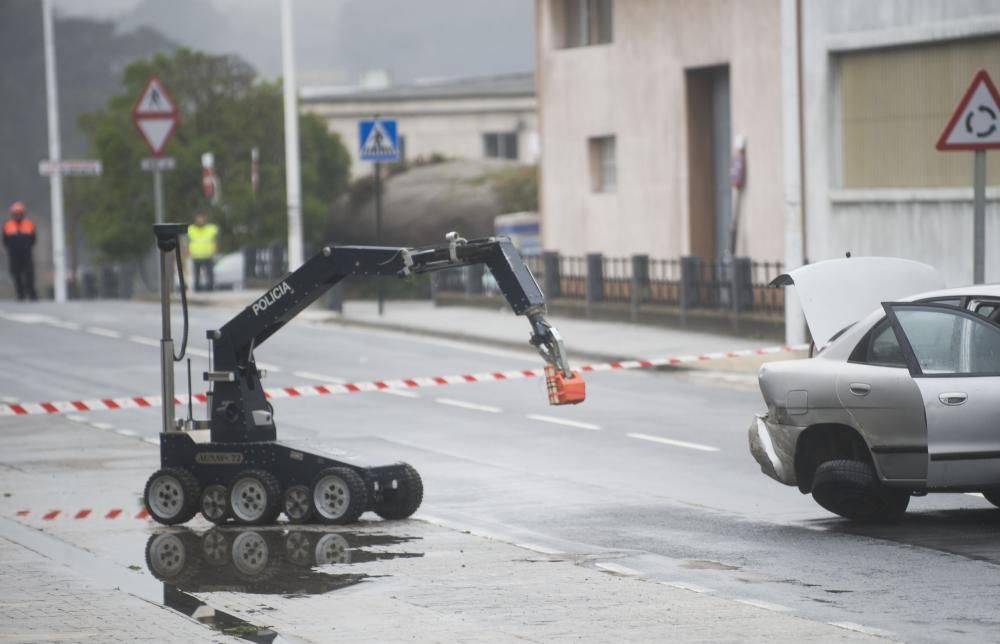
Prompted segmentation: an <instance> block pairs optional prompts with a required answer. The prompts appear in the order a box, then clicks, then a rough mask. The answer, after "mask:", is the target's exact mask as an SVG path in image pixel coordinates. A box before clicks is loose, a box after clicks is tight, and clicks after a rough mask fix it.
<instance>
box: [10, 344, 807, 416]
mask: <svg viewBox="0 0 1000 644" xmlns="http://www.w3.org/2000/svg"><path fill="white" fill-rule="evenodd" d="M808 348H809V345H807V344H797V345H791V346H789V345H784V346H775V347H763V348H760V349H744V350H741V351H720V352H716V353H703V354H700V355H690V356H671V357H668V358H656V359H653V360H622V361H620V362H604V363H599V364H586V365H581V366H579V367H577V368H576V370H577V371H579V372H580V373H592V372H597V371H615V370H619V369H649V368H652V367H666V366H676V365H682V364H689V363H694V362H707V361H709V360H725V359H729V358H746V357H752V356H761V355H770V354H776V353H789V352H793V351H804V350H806V349H808ZM544 375H545V372H544V371H543V370H542V369H520V370H514V371H486V372H481V373H470V374H462V375H457V376H432V377H423V378H403V379H398V380H372V381H370V382H358V383H346V384H326V385H300V386H297V387H277V388H274V389H265V390H264V395H265V396H267V397H268V398H299V397H303V396H326V395H330V394H354V393H361V392H367V391H384V390H386V389H394V390H400V389H414V388H418V387H438V386H441V385H460V384H465V383H469V382H496V381H498V380H520V379H525V378H541V377H543V376H544ZM193 397H194V400H195V402H199V403H204V402H206V400H207V398H206V396H205V394H203V393H200V394H194V396H193ZM161 403H162V400H161V398H160V396H126V397H123V398H94V399H90V400H65V401H62V402H37V403H3V404H0V417H3V416H38V415H45V414H59V413H63V412H81V411H104V410H108V409H140V408H144V407H159V406H160V405H161ZM187 403H188V397H187V395H181V396H176V397H174V404H175V405H186V404H187Z"/></svg>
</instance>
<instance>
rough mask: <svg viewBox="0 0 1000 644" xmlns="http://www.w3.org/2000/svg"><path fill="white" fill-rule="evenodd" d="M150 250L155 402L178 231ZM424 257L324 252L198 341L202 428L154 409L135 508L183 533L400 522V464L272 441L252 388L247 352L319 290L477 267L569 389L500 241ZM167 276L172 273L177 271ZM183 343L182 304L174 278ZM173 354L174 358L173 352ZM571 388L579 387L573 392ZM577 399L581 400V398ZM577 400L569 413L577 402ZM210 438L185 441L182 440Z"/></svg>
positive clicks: (455, 244)
mask: <svg viewBox="0 0 1000 644" xmlns="http://www.w3.org/2000/svg"><path fill="white" fill-rule="evenodd" d="M153 228H154V232H155V233H156V237H157V245H158V247H159V250H160V273H161V278H160V279H161V281H160V293H161V312H162V317H163V320H162V322H163V338H162V340H161V343H160V344H161V355H160V364H161V377H162V384H163V387H162V393H163V400H164V401H169V400H173V398H174V383H173V363H174V361H177V360H179V359H180V358H179V357H176V356H175V355H174V345H173V340H172V338H171V335H170V334H171V328H170V290H171V285H172V281H173V280H172V277H173V269H172V267H171V265H170V253H171V252H174V253H175V256H176V251H177V249H178V244H179V236H180V235H181V234H184V232H185V231H186V227H185V226H183V225H181V224H156V225H154V227H153ZM447 239H448V241H447V243H446V244H442V245H438V246H429V247H424V248H401V247H383V246H326V247H324V248H323V249H322V251H321V252H319V253H317V254H316V255H315V256H313V257H312V258H310V259H309V260H307V261H306V262H305V264H303V265H302V266H301V267H300V268H298V269H297V270H295V271H294V272H292V273H291V274H289V275H288V276H286V277H285V278H284V279H283V280H281V281H279V282H278V283H277V284H275V285H274V286H273V287H271V288H269V289H268V290H267V291H266V292H265V293H264V294H263V295H262V296H261V297H259V298H257V299H256V300H255V301H254V302H252V303H251V304H250V305H249V306H247V307H246V308H245V309H243V310H242V311H241V312H240V313H238V314H237V315H236V316H235V317H234V318H233V319H231V320H230V321H229V322H227V323H226V324H225V325H223V326H222V327H221V328H220V329H218V330H210V331H208V332H207V338H208V340H209V342H210V344H211V351H210V355H211V356H212V362H211V366H210V371H207V372H205V374H204V378H205V380H206V381H208V382H209V383H210V386H211V391H210V392H209V395H208V403H207V404H208V420H207V421H193V420H190V419H189V420H186V421H185V420H180V421H175V419H174V408H173V405H170V404H164V405H163V431H162V432H161V433H160V460H161V469H160V470H159V471H157V472H156V473H154V474H153V475H152V476H151V477H150V478H149V480H148V482H147V484H146V489H145V497H144V498H145V502H146V507H147V510H148V511H149V513H150V516H151V517H152V518H153V519H154V520H156V521H158V522H160V523H163V524H168V525H174V524H180V523H184V522H186V521H188V520H190V519H191V518H192V517H194V515H195V514H197V513H198V512H199V511H200V512H201V513H202V515H203V516H204V517H205V518H206V519H208V520H209V521H212V522H214V523H226V522H229V521H234V522H236V523H241V524H245V525H262V524H269V523H273V522H274V521H275V520H276V519H277V518H278V515H279V514H281V513H284V514H285V515H286V517H287V518H288V520H289V521H290V522H293V523H309V522H321V523H334V524H342V523H351V522H353V521H356V520H357V519H358V518H359V517H360V516H361V514H362V513H364V512H366V511H368V510H373V511H375V512H376V513H377V514H378V515H380V516H381V517H383V518H385V519H404V518H406V517H408V516H410V515H411V514H413V513H414V512H416V510H417V509H418V508H419V506H420V503H421V502H422V500H423V483H422V481H421V479H420V475H419V474H418V473H417V471H416V470H415V469H414V468H413V467H412V466H410V465H408V464H406V463H395V464H391V465H382V466H374V467H372V466H362V465H359V464H357V463H348V462H344V461H340V460H337V459H336V458H333V457H331V456H329V455H325V454H322V453H317V451H315V450H309V449H303V448H302V447H300V446H298V445H292V444H290V443H283V442H280V441H278V440H277V428H276V425H275V423H274V417H273V408H272V407H271V404H270V402H269V401H268V400H267V398H266V396H265V394H264V389H263V387H262V386H261V377H262V376H263V374H262V372H261V371H260V370H258V369H257V366H256V362H255V360H254V350H255V348H256V347H258V346H260V345H261V344H262V343H263V342H264V341H265V340H267V339H268V338H269V337H270V336H272V335H273V334H274V333H276V332H277V331H279V330H280V329H281V328H282V327H283V326H284V325H285V324H287V323H288V322H289V321H291V319H292V318H294V317H295V316H296V315H298V314H299V313H300V312H301V311H302V310H304V309H305V308H306V307H307V306H309V305H310V304H312V303H313V302H315V301H316V300H317V299H318V298H319V297H320V296H321V295H322V294H323V293H325V292H326V291H327V290H328V289H329V288H330V287H332V286H333V285H335V284H336V283H338V282H339V281H341V280H343V279H344V278H346V277H348V276H351V275H372V276H396V277H407V276H409V275H413V274H418V273H425V272H431V271H437V270H443V269H448V268H455V267H459V266H467V265H472V264H485V265H486V266H487V267H488V268H489V269H490V272H491V273H492V275H493V276H494V278H495V279H496V282H497V286H498V287H499V289H500V291H501V293H502V294H503V295H504V297H505V298H506V299H507V301H508V302H509V304H510V306H511V308H512V309H513V311H514V313H515V314H516V315H523V316H526V317H527V318H528V321H529V323H530V325H531V337H530V343H531V344H532V345H533V346H535V347H536V348H537V349H538V351H539V353H541V355H542V357H543V358H544V359H545V360H546V362H547V363H548V364H550V365H552V367H553V368H555V369H556V370H558V373H559V374H560V377H563V376H564V377H566V378H567V379H572V378H573V374H572V372H571V370H570V368H569V364H568V362H567V360H566V357H565V353H564V349H563V346H562V340H561V338H560V337H559V334H558V332H557V331H556V330H555V329H554V328H553V327H552V326H551V325H549V324H548V322H547V321H546V320H545V318H544V311H545V300H544V297H543V295H542V292H541V290H540V289H539V288H538V284H537V282H536V281H535V278H534V276H532V274H531V271H530V270H528V267H527V266H526V265H525V263H524V260H523V259H522V257H521V255H520V253H519V252H518V251H517V249H516V248H515V247H514V246H513V244H512V243H511V242H510V240H509V239H507V238H505V237H497V238H494V237H489V238H483V239H474V240H468V241H467V240H465V239H462V238H460V237H458V235H456V234H455V233H450V234H449V235H448V236H447ZM177 263H178V270H179V269H180V266H179V264H180V262H179V260H178V261H177ZM181 300H182V304H183V308H184V320H185V333H184V342H183V345H186V341H187V301H186V296H185V294H184V284H183V276H181ZM182 354H183V349H182ZM581 384H582V382H581ZM579 400H582V398H580V399H579ZM579 400H576V401H574V402H579ZM196 429H208V430H210V440H209V441H208V442H196V441H195V440H194V438H193V435H192V433H191V430H196Z"/></svg>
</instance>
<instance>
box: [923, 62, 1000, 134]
mask: <svg viewBox="0 0 1000 644" xmlns="http://www.w3.org/2000/svg"><path fill="white" fill-rule="evenodd" d="M990 148H1000V93H998V92H997V88H996V85H994V84H993V81H992V80H990V76H989V74H987V73H986V70H985V69H980V70H979V71H978V72H977V73H976V75H975V77H973V79H972V83H971V84H970V85H969V89H967V90H966V91H965V96H963V97H962V100H961V101H959V103H958V108H957V109H956V110H955V113H954V114H952V116H951V119H950V120H949V121H948V125H946V126H945V128H944V131H943V132H942V133H941V136H940V137H939V138H938V142H937V149H938V150H987V149H990Z"/></svg>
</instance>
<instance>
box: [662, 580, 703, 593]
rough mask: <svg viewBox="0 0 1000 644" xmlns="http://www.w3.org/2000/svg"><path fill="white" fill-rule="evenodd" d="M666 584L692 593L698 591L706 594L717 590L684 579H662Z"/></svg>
mask: <svg viewBox="0 0 1000 644" xmlns="http://www.w3.org/2000/svg"><path fill="white" fill-rule="evenodd" d="M660 583H661V584H663V585H664V586H670V587H671V588H677V589H679V590H687V591H690V592H692V593H698V594H700V595H704V594H706V593H714V592H715V591H714V590H712V589H711V588H705V587H704V586H699V585H697V584H689V583H687V582H683V581H661V582H660Z"/></svg>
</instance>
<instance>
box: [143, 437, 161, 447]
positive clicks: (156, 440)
mask: <svg viewBox="0 0 1000 644" xmlns="http://www.w3.org/2000/svg"><path fill="white" fill-rule="evenodd" d="M142 440H143V441H145V442H147V443H149V444H150V445H157V446H158V445H159V444H160V439H159V438H144V439H142Z"/></svg>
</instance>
